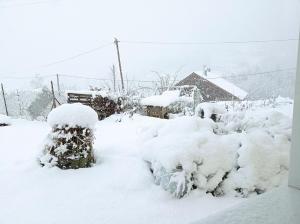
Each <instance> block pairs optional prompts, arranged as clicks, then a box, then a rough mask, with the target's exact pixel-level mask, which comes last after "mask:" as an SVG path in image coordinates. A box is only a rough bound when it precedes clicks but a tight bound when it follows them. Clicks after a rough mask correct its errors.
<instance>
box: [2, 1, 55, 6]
mask: <svg viewBox="0 0 300 224" xmlns="http://www.w3.org/2000/svg"><path fill="white" fill-rule="evenodd" d="M49 2H50V1H47V0H45V1H33V2H27V3H17V4H10V3H9V4H7V5H0V8H15V7H22V6H29V5H40V4H45V3H49Z"/></svg>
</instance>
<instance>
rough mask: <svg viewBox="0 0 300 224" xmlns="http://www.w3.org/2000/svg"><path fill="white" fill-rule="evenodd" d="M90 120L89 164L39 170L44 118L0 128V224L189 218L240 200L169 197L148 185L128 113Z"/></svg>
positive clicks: (138, 124)
mask: <svg viewBox="0 0 300 224" xmlns="http://www.w3.org/2000/svg"><path fill="white" fill-rule="evenodd" d="M115 120H116V117H112V118H109V119H107V120H104V121H101V122H99V123H98V125H97V132H96V141H95V153H96V157H97V164H96V165H95V166H94V167H92V168H89V169H79V170H60V169H57V168H51V169H48V168H41V167H40V166H39V165H38V163H37V161H36V158H37V155H38V153H39V151H40V149H41V145H40V144H41V143H42V141H43V139H44V137H45V136H46V134H47V132H48V131H49V127H48V126H47V124H46V123H42V122H30V121H21V120H16V121H15V124H14V125H13V126H11V127H5V128H0V136H1V141H0V154H1V157H0V223H1V224H18V223H22V224H24V223H25V224H27V223H28V224H35V223H37V224H40V223H43V224H48V223H49V224H50V223H51V224H53V223H72V224H76V223H78V224H79V223H80V224H81V223H87V224H90V223H95V224H96V223H97V224H98V223H139V224H141V223H189V222H191V221H195V220H199V219H200V218H202V217H206V216H208V215H210V214H212V213H215V212H217V211H220V210H223V209H225V208H227V207H229V206H232V205H233V204H236V203H238V202H239V201H240V200H241V199H236V198H228V197H222V198H213V197H211V196H208V195H196V193H193V194H191V195H189V196H188V197H186V198H183V199H181V200H178V199H173V198H172V197H171V196H170V195H169V194H168V193H167V192H165V191H163V190H162V189H161V188H160V187H158V186H156V185H155V184H154V183H153V179H152V175H151V173H150V172H149V170H148V167H147V165H146V164H145V162H144V161H143V160H142V159H141V158H140V155H139V147H140V143H139V141H138V140H139V132H138V130H139V129H140V128H141V124H142V125H144V124H145V123H147V124H152V123H155V122H160V121H156V120H153V119H152V118H146V117H141V116H139V117H136V118H135V119H134V120H131V119H128V118H126V119H124V120H123V121H122V122H116V121H115Z"/></svg>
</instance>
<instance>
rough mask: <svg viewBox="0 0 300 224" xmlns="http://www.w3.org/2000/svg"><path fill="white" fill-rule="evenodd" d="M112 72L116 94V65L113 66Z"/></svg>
mask: <svg viewBox="0 0 300 224" xmlns="http://www.w3.org/2000/svg"><path fill="white" fill-rule="evenodd" d="M111 72H112V75H113V87H114V92H116V67H115V65H113V66H112V68H111Z"/></svg>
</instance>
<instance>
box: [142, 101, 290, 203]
mask: <svg viewBox="0 0 300 224" xmlns="http://www.w3.org/2000/svg"><path fill="white" fill-rule="evenodd" d="M206 108H209V105H207V107H206ZM207 111H208V110H207ZM264 111H265V112H262V111H253V110H245V111H240V112H237V111H233V112H226V110H225V111H223V112H222V115H221V116H220V119H219V121H218V122H214V121H212V120H211V119H210V118H203V119H201V118H200V117H197V116H194V117H179V118H176V119H173V120H169V121H166V122H164V123H161V124H160V125H157V126H155V127H152V128H145V131H143V132H142V133H143V136H144V138H143V141H144V142H145V143H144V145H143V148H144V150H143V153H142V154H143V158H144V159H145V160H146V161H148V162H149V164H150V169H151V170H152V172H153V175H154V179H155V182H156V183H157V184H159V185H161V186H162V187H163V188H164V189H165V190H167V191H169V192H170V193H171V194H172V195H174V196H175V197H177V198H181V197H183V196H184V195H186V194H188V193H189V192H190V191H192V190H195V189H197V190H200V191H203V192H206V193H212V194H213V195H215V196H218V195H224V194H233V195H239V196H242V197H247V196H249V195H250V194H260V193H262V192H265V191H267V190H269V189H271V188H273V187H276V186H278V185H280V184H281V183H282V181H283V180H284V179H285V178H286V176H287V172H288V155H289V148H290V144H291V119H290V118H289V117H287V116H286V115H284V114H282V113H280V112H276V111H274V110H273V109H267V110H264Z"/></svg>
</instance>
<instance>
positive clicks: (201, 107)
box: [195, 102, 226, 121]
mask: <svg viewBox="0 0 300 224" xmlns="http://www.w3.org/2000/svg"><path fill="white" fill-rule="evenodd" d="M225 112H226V108H224V107H223V106H222V105H218V104H217V103H207V102H205V103H200V104H198V105H197V107H196V108H195V115H196V116H199V117H201V118H211V119H212V120H213V121H218V120H219V119H220V115H221V114H224V113H225Z"/></svg>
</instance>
